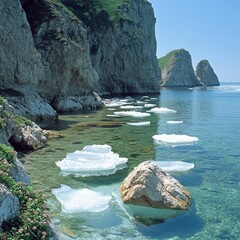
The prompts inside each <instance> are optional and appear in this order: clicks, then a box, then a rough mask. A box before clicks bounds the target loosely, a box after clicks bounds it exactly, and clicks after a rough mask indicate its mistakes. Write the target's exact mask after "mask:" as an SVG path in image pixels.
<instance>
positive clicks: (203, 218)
mask: <svg viewBox="0 0 240 240" xmlns="http://www.w3.org/2000/svg"><path fill="white" fill-rule="evenodd" d="M133 100H134V101H133ZM133 100H131V105H137V104H136V101H137V100H141V101H143V102H144V103H150V104H157V107H165V108H169V109H174V110H176V111H177V113H168V114H155V113H151V116H150V117H146V118H140V119H139V118H133V117H121V118H114V117H107V116H106V115H109V114H110V115H111V114H113V112H116V111H127V110H128V109H127V110H126V109H120V108H119V107H114V108H115V110H108V109H109V108H108V107H106V108H104V109H103V110H101V111H97V112H91V113H85V114H81V115H62V116H61V117H60V121H59V123H58V124H52V125H49V126H48V129H54V130H55V131H56V132H57V133H59V134H60V138H55V139H51V140H50V141H49V142H48V146H47V147H46V148H44V149H41V150H39V151H37V152H34V153H31V154H27V155H25V156H24V158H23V161H24V164H25V166H26V168H27V170H28V172H29V173H30V177H31V180H32V182H33V184H34V186H36V187H37V188H41V189H43V190H44V191H45V192H46V193H47V194H48V196H49V204H50V206H51V210H52V214H53V216H54V222H55V223H56V228H57V229H59V230H61V231H63V232H64V233H65V235H62V239H68V238H69V239H231V240H232V239H240V221H239V218H240V147H239V146H240V144H239V135H240V122H239V120H240V110H239V108H240V84H236V83H235V84H228V85H224V84H223V85H222V86H220V87H213V88H208V89H207V90H206V89H205V90H202V89H199V88H196V89H162V92H161V94H160V95H159V96H149V97H148V98H141V97H137V98H134V99H133ZM138 105H139V104H138ZM141 106H142V105H141ZM112 108H113V107H111V109H112ZM150 109H151V108H142V109H133V110H134V111H141V112H146V111H148V110H150ZM143 121H151V124H150V126H148V125H146V126H131V125H128V124H126V123H129V122H143ZM167 121H183V123H181V124H168V123H167ZM156 134H186V135H190V136H195V137H198V138H199V141H198V143H196V144H194V145H188V146H176V147H172V146H166V145H156V144H155V143H154V141H153V139H152V136H153V135H156ZM92 144H108V145H110V146H111V147H112V149H113V151H114V152H116V153H118V154H119V155H120V157H127V158H128V163H127V165H128V168H127V169H124V170H120V171H118V172H117V173H116V174H114V175H111V176H101V177H85V178H82V177H74V175H69V176H65V177H63V176H60V175H59V173H60V169H59V168H58V167H57V166H56V165H55V162H56V161H58V160H61V159H63V158H64V157H65V155H66V153H69V152H74V151H75V150H77V149H78V150H81V149H82V148H83V147H84V146H86V145H92ZM145 160H157V161H184V162H189V163H194V164H195V168H194V169H192V170H190V171H187V172H184V173H175V174H172V175H173V176H174V177H175V178H177V179H178V180H179V181H180V182H181V183H182V184H183V185H184V186H186V188H187V189H188V190H189V191H190V193H191V195H192V199H193V204H192V207H191V209H190V210H189V211H188V212H186V213H183V214H181V215H178V216H176V217H174V218H168V219H165V220H163V219H161V220H160V221H159V222H158V223H157V222H155V224H154V225H148V226H147V225H146V222H145V225H144V224H143V223H141V222H139V221H136V220H134V219H131V218H129V217H128V215H127V213H126V212H125V211H124V210H123V208H122V207H121V204H119V203H118V198H115V197H112V200H111V201H110V206H109V208H108V209H107V210H105V211H103V212H101V213H98V214H94V213H90V214H89V213H88V214H84V213H81V214H66V213H62V212H61V206H60V204H59V202H58V201H57V200H56V198H55V197H54V196H53V195H52V194H51V190H52V189H53V188H59V187H60V184H66V185H68V186H70V187H72V188H89V189H91V190H96V191H99V192H102V193H104V194H106V195H108V194H110V195H111V194H112V192H117V190H116V189H118V186H119V185H120V183H121V181H122V180H123V179H124V178H125V177H126V176H127V174H128V173H129V172H130V171H131V170H132V169H133V168H134V167H135V166H137V165H138V164H139V163H141V162H143V161H145ZM56 219H57V220H56ZM66 235H68V237H67V236H66ZM70 236H71V237H70ZM73 237H75V238H73Z"/></svg>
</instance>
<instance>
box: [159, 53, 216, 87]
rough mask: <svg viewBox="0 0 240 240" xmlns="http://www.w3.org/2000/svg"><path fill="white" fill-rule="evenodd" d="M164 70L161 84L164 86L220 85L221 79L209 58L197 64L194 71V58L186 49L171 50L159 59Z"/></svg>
mask: <svg viewBox="0 0 240 240" xmlns="http://www.w3.org/2000/svg"><path fill="white" fill-rule="evenodd" d="M158 63H159V67H160V69H161V71H162V79H161V81H160V85H161V86H162V87H196V86H218V85H220V84H219V80H218V77H217V75H216V74H215V72H214V70H213V68H212V67H211V65H210V63H209V62H208V61H207V60H202V61H200V62H199V63H198V64H197V67H196V71H195V72H194V69H193V66H192V58H191V55H190V53H189V52H188V51H186V50H185V49H178V50H173V51H171V52H169V53H168V54H167V55H166V56H164V57H162V58H159V59H158Z"/></svg>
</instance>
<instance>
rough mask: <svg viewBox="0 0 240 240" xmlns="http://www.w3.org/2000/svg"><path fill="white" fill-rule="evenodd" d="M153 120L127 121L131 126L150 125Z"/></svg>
mask: <svg viewBox="0 0 240 240" xmlns="http://www.w3.org/2000/svg"><path fill="white" fill-rule="evenodd" d="M150 124H151V122H135V123H130V122H129V123H127V125H130V126H149V125H150Z"/></svg>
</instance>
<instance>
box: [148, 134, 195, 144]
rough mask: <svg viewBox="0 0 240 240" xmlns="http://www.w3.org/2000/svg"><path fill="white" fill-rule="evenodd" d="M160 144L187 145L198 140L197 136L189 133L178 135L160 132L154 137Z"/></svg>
mask: <svg viewBox="0 0 240 240" xmlns="http://www.w3.org/2000/svg"><path fill="white" fill-rule="evenodd" d="M152 138H153V139H154V140H155V142H156V143H158V144H173V145H178V144H180V145H185V144H192V143H195V142H197V141H198V140H199V139H198V138H197V137H192V136H188V135H176V134H160V135H154V136H153V137H152Z"/></svg>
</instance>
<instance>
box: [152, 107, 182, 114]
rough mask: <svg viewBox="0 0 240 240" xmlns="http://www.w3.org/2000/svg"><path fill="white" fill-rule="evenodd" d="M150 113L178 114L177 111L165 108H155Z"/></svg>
mask: <svg viewBox="0 0 240 240" xmlns="http://www.w3.org/2000/svg"><path fill="white" fill-rule="evenodd" d="M148 112H153V113H176V112H177V111H175V110H173V109H169V108H164V107H160V108H158V107H155V108H152V109H151V110H149V111H148Z"/></svg>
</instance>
